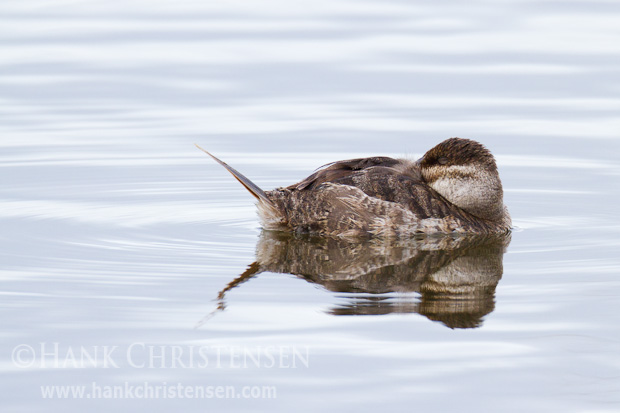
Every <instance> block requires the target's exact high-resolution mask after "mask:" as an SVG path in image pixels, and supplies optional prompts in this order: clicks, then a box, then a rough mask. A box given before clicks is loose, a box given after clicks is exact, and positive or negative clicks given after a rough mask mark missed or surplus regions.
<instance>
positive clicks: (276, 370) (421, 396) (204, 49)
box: [0, 0, 620, 412]
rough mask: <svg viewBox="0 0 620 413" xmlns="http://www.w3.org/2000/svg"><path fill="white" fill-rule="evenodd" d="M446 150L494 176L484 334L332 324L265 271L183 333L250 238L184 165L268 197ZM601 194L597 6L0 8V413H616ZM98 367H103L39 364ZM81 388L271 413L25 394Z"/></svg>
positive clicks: (611, 99)
mask: <svg viewBox="0 0 620 413" xmlns="http://www.w3.org/2000/svg"><path fill="white" fill-rule="evenodd" d="M451 136H460V137H467V138H472V139H476V140H479V141H481V142H483V143H484V144H485V145H486V146H487V147H489V148H490V149H491V150H492V152H493V153H494V154H495V155H496V157H497V160H498V164H499V168H500V174H501V177H502V180H503V183H504V188H505V201H506V203H507V205H508V206H509V208H510V211H511V213H512V216H513V220H514V224H515V225H516V226H517V227H518V229H517V231H516V232H515V233H514V234H513V236H512V243H511V245H510V247H509V249H508V252H507V253H506V254H505V256H504V262H503V265H504V272H503V277H502V279H501V281H500V282H499V284H498V285H497V288H496V291H495V307H494V310H493V311H492V312H491V313H489V314H487V315H486V316H485V317H484V320H483V323H482V325H481V326H479V327H478V328H474V329H450V328H448V327H446V326H445V325H444V324H442V323H440V322H436V321H431V320H430V319H428V318H426V317H423V316H421V315H419V314H416V313H405V314H387V315H379V316H358V317H354V316H334V315H332V314H330V309H331V308H333V307H335V306H339V305H343V303H345V304H346V303H347V302H348V300H350V299H351V297H350V296H349V295H347V294H337V293H333V292H330V291H327V290H326V289H324V288H322V287H320V286H317V285H314V284H310V283H307V282H305V281H303V280H301V279H299V278H298V277H295V276H293V275H286V274H276V273H269V272H267V273H263V274H261V275H259V276H258V277H256V278H254V279H252V280H250V281H248V282H247V283H245V284H243V285H240V286H239V287H237V288H236V289H233V290H231V291H230V292H229V293H228V294H227V298H226V310H225V311H222V312H219V313H218V314H216V315H215V316H213V317H212V318H211V319H209V320H207V321H206V322H204V324H202V325H200V326H199V327H197V325H199V324H200V323H201V321H204V320H203V319H204V318H205V317H207V316H208V315H209V314H211V312H212V311H213V310H214V309H215V308H216V306H217V301H215V298H216V296H217V294H218V291H219V290H221V289H222V288H223V287H224V286H225V285H226V284H227V283H228V282H230V281H231V280H233V279H234V278H236V277H237V276H238V275H239V274H241V273H243V272H244V271H245V269H246V268H247V266H248V265H249V264H251V263H252V262H253V261H254V260H255V248H256V245H257V240H258V238H259V234H260V229H259V226H258V220H257V217H256V215H255V211H254V206H253V200H252V198H251V197H250V196H249V195H248V194H247V193H246V192H245V190H244V189H243V188H242V187H241V186H240V185H238V183H236V182H235V181H234V180H233V179H232V178H231V177H230V176H229V175H228V174H227V173H226V172H225V171H224V170H223V169H222V168H221V167H220V166H219V165H217V164H215V163H214V162H213V161H212V160H210V159H208V158H207V157H206V156H205V155H204V154H203V153H201V152H199V151H198V150H197V149H196V148H195V147H194V146H193V143H198V144H200V145H201V146H203V147H205V148H207V149H208V150H210V151H212V152H213V153H215V154H217V155H218V156H220V157H221V158H223V159H224V160H226V161H227V162H228V163H230V164H231V165H233V166H235V167H236V168H237V169H239V170H240V171H242V172H243V173H244V174H246V175H247V176H249V177H250V178H252V179H253V180H254V181H255V182H256V183H257V184H258V185H259V186H261V187H262V188H264V189H271V188H273V187H276V186H280V185H288V184H291V183H293V182H296V181H297V180H299V179H301V178H303V177H305V176H306V175H308V174H309V173H310V172H311V171H312V170H313V169H314V168H316V167H318V166H320V165H322V164H324V163H326V162H329V161H334V160H338V159H344V158H351V157H354V156H371V155H388V156H408V157H411V158H417V157H419V156H420V155H421V154H422V153H423V152H425V151H426V150H427V149H429V148H430V147H432V146H433V145H435V144H436V143H438V142H440V141H441V140H443V139H445V138H448V137H451ZM619 182H620V4H619V3H618V2H616V1H596V0H595V1H579V0H577V1H562V2H560V1H551V0H549V1H537V2H532V1H510V0H507V1H496V2H487V1H470V2H458V1H446V2H431V1H428V2H417V1H416V2H409V1H395V0H390V1H383V0H382V1H379V0H369V1H352V0H335V1H334V0H314V1H288V0H287V1H282V0H272V1H269V0H259V1H253V2H252V1H226V2H223V1H210V0H208V1H203V2H200V1H196V2H193V1H179V2H167V1H163V0H155V1H153V0H151V1H140V0H130V1H44V0H26V1H13V2H11V1H4V2H2V3H1V4H0V242H1V243H2V244H1V249H0V257H1V258H0V276H1V278H0V280H1V284H0V285H1V287H0V294H1V295H2V301H1V304H0V309H1V312H2V313H1V320H2V321H1V323H2V327H1V329H0V331H1V332H0V335H1V337H2V340H0V343H1V344H0V350H1V351H0V366H1V370H0V384H1V387H2V396H1V397H2V400H1V403H2V406H1V407H2V411H4V412H13V411H29V412H30V411H46V412H49V411H64V412H82V411H111V410H112V409H115V410H116V411H136V409H139V408H144V409H148V410H149V411H205V412H206V411H256V410H260V411H273V412H288V411H317V410H318V409H321V410H322V411H340V412H342V411H370V410H377V411H388V410H395V411H400V410H404V409H407V410H431V409H432V410H433V411H438V412H440V411H467V412H469V411H489V408H490V406H496V407H498V409H500V410H501V411H503V412H524V411H528V412H548V411H562V412H611V411H615V412H617V411H620V405H619V403H620V356H619V354H618V353H619V350H618V349H619V348H620V329H619V322H620V315H619V314H620V311H619V310H620V304H619V303H620V301H619V300H620V254H619V253H618V250H619V246H620V224H619V221H618V205H619V204H620V191H619ZM385 298H386V299H388V300H395V301H397V302H398V300H405V301H406V300H410V301H411V300H413V301H414V302H415V300H417V299H418V297H417V296H416V295H415V294H414V295H413V296H411V295H410V294H409V295H407V294H400V295H399V294H392V295H390V294H388V295H387V296H386V297H385ZM136 343H137V344H136ZM132 345H134V347H131V346H132ZM18 346H28V347H18ZM104 346H117V347H118V349H117V350H116V352H115V353H114V354H115V356H114V357H115V358H114V360H115V362H116V363H117V364H118V365H119V366H118V368H115V367H114V366H112V367H111V366H104V365H101V363H100V364H98V365H93V363H90V362H88V360H87V361H86V365H81V366H77V368H76V366H74V365H72V364H71V363H69V364H68V365H66V366H64V367H63V366H54V365H53V358H54V357H55V355H54V353H56V355H57V356H59V357H60V358H61V359H63V360H65V359H67V354H68V352H69V351H74V352H79V351H80V348H84V349H86V350H87V352H90V353H92V352H93V351H95V349H99V350H101V349H102V348H103V347H104ZM149 346H150V347H149ZM153 346H160V347H157V348H160V349H163V350H161V351H163V352H167V353H166V354H167V357H168V359H167V360H164V361H163V364H164V365H165V366H163V367H161V368H159V367H158V366H157V365H156V366H154V367H153V368H148V366H146V367H144V364H143V362H144V361H145V360H148V359H149V357H150V358H152V357H151V355H149V354H147V351H146V349H147V348H152V347H153ZM196 346H198V347H201V346H202V348H207V350H208V356H209V357H210V360H211V361H212V362H211V364H210V365H209V366H206V367H204V366H198V365H197V363H195V364H194V365H187V366H186V367H185V368H184V367H182V366H179V365H176V366H173V365H171V364H170V363H171V361H170V360H171V359H172V358H173V355H172V352H173V351H176V350H174V349H175V348H178V349H180V351H182V352H184V354H183V356H182V357H181V358H180V359H181V360H185V362H186V364H188V363H187V357H188V352H189V351H190V349H191V348H193V347H196ZM267 347H270V348H275V349H278V351H280V352H281V353H282V354H283V355H284V358H285V360H284V364H283V365H277V366H270V365H268V363H267V362H266V361H264V360H263V361H261V362H258V363H256V362H250V363H249V364H248V365H246V366H239V365H237V364H235V361H234V360H233V362H232V363H231V360H230V358H231V357H230V355H231V352H232V353H235V352H236V351H241V352H243V351H249V352H252V351H255V350H256V349H264V348H267ZM27 348H32V349H33V351H34V354H33V356H34V361H33V363H32V364H31V365H28V366H25V367H24V366H22V365H20V360H21V362H23V363H25V364H28V354H27V353H23V352H22V353H20V352H19V351H18V350H19V349H22V350H23V349H27ZM217 348H220V349H223V351H224V353H225V358H226V362H225V363H224V365H222V366H220V367H219V368H218V367H217V366H215V365H214V362H213V360H214V354H215V352H216V351H217ZM16 349H18V350H16ZM128 349H134V350H135V352H134V353H132V354H133V355H134V356H135V357H134V358H136V357H137V358H139V360H138V361H136V360H133V359H131V360H127V353H128ZM295 351H298V352H301V354H302V356H304V357H305V358H304V357H302V359H301V360H298V361H300V363H298V365H297V366H295V367H292V366H290V363H289V364H287V360H286V356H290V357H289V359H288V361H290V358H291V357H294V356H295V355H296V353H295ZM41 353H49V354H47V355H46V354H41ZM50 354H51V355H50ZM235 354H236V353H235ZM16 355H17V356H20V357H22V356H23V357H22V359H20V360H18V361H17V362H16V361H15V357H16ZM297 355H299V354H297ZM306 356H307V357H306ZM41 358H43V359H47V360H48V362H47V364H45V363H42V361H41ZM281 359H282V357H280V361H282V360H281ZM303 361H307V362H308V363H303ZM98 362H101V360H98ZM130 362H131V363H130ZM156 362H157V363H162V359H161V358H159V359H156ZM42 364H43V365H42ZM78 364H79V363H78ZM189 364H191V363H189ZM141 366H142V367H141ZM93 382H94V383H96V385H98V386H114V385H122V384H123V383H125V382H128V383H130V384H131V383H133V384H136V383H145V382H147V383H150V384H152V385H157V384H162V383H167V384H168V385H176V384H177V383H182V384H183V385H187V386H192V385H194V386H226V385H231V386H238V387H239V388H241V386H274V387H276V388H277V398H275V399H244V398H240V399H219V398H212V399H192V398H178V397H177V398H170V399H149V400H142V399H129V398H125V399H98V400H92V399H87V398H67V399H60V400H47V399H43V398H42V396H41V390H40V386H41V385H83V384H86V385H89V386H90V385H91V383H93ZM496 410H497V409H496Z"/></svg>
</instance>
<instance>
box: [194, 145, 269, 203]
mask: <svg viewBox="0 0 620 413" xmlns="http://www.w3.org/2000/svg"><path fill="white" fill-rule="evenodd" d="M194 145H196V147H197V148H198V149H200V150H201V151H203V152H204V153H206V154H207V155H209V156H210V157H212V158H213V159H214V160H215V161H216V162H217V163H219V164H220V165H222V166H223V167H224V168H226V170H227V171H228V172H230V173H231V174H232V176H234V177H235V179H236V180H237V181H239V182H240V183H241V185H243V186H244V187H245V189H247V190H248V191H250V193H251V194H252V195H254V196H255V197H256V199H258V200H259V201H261V202H265V203H266V204H267V205H269V206H273V203H272V202H271V201H270V200H269V198H267V194H265V191H263V190H262V189H260V188H259V187H258V186H257V185H256V184H255V183H254V182H252V181H250V180H249V179H248V178H246V177H245V176H244V175H243V174H242V173H241V172H239V171H237V170H236V169H235V168H233V167H232V166H229V165H228V164H227V163H226V162H224V161H221V160H219V159H218V158H216V157H215V156H213V155H211V154H210V153H209V152H208V151H205V150H204V149H202V148H201V147H200V146H198V145H197V144H194Z"/></svg>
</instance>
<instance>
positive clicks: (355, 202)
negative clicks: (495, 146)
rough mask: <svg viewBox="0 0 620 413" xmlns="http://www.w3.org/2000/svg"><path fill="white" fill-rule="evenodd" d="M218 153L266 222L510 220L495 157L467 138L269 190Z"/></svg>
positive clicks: (292, 225) (382, 224)
mask: <svg viewBox="0 0 620 413" xmlns="http://www.w3.org/2000/svg"><path fill="white" fill-rule="evenodd" d="M205 152H206V151H205ZM207 153H208V152H207ZM209 155H211V154H209ZM211 156H213V155H211ZM214 159H216V160H217V161H218V162H219V163H221V164H222V165H223V166H224V167H226V168H227V169H228V170H229V172H231V173H232V174H233V175H234V176H235V177H236V178H237V180H239V182H241V183H242V184H243V185H244V186H245V187H246V188H247V189H248V190H249V191H250V192H251V193H252V194H253V195H254V196H255V197H256V198H257V199H258V211H259V216H260V218H261V221H262V223H263V226H264V227H265V228H266V229H271V230H284V231H294V232H301V233H312V234H319V235H329V236H337V237H359V236H368V235H370V236H384V237H410V236H413V235H415V234H418V233H452V232H458V233H478V234H490V233H498V232H505V231H508V230H509V229H510V227H511V220H510V215H509V214H508V210H507V209H506V207H505V206H504V203H503V190H502V184H501V181H500V179H499V174H498V172H497V166H496V164H495V159H494V158H493V155H492V154H491V153H490V152H489V151H488V150H487V149H486V148H485V147H484V146H483V145H481V144H480V143H478V142H475V141H472V140H468V139H461V138H451V139H447V140H445V141H443V142H442V143H440V144H439V145H437V146H435V147H434V148H432V149H431V150H429V151H428V152H427V153H426V154H425V155H424V156H423V157H422V158H421V159H420V160H418V161H416V162H414V161H410V160H406V159H393V158H388V157H373V158H360V159H351V160H345V161H338V162H334V163H331V164H327V165H325V166H324V167H322V168H321V169H320V170H318V171H317V172H315V173H313V174H312V175H310V176H309V177H308V178H306V179H304V180H302V181H301V182H299V183H297V184H294V185H290V186H288V187H285V188H278V189H274V190H272V191H266V192H263V191H262V190H260V188H258V187H257V186H256V185H254V184H253V183H252V182H251V181H250V180H249V179H247V178H246V177H244V176H243V175H241V174H240V173H239V172H237V171H236V170H234V169H232V168H230V167H229V166H228V165H226V164H225V163H224V162H222V161H220V160H219V159H217V158H215V157H214Z"/></svg>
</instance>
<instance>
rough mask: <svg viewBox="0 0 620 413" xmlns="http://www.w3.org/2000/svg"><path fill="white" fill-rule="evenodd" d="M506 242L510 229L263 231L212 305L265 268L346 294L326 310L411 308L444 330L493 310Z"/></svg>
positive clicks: (478, 320) (470, 324) (476, 321)
mask: <svg viewBox="0 0 620 413" xmlns="http://www.w3.org/2000/svg"><path fill="white" fill-rule="evenodd" d="M509 243H510V234H501V235H492V236H488V235H487V236H481V235H476V236H471V235H470V236H462V235H461V236H432V237H430V236H425V237H423V238H415V239H408V240H380V239H367V240H363V241H356V242H352V241H348V240H344V239H334V238H314V237H309V236H301V235H294V234H287V233H275V232H267V231H264V232H263V233H262V234H261V236H260V238H259V241H258V244H257V247H256V261H255V262H254V263H253V264H251V265H250V266H249V268H248V269H247V270H246V271H245V272H244V273H243V274H241V275H240V276H239V277H238V278H236V279H235V280H233V281H231V282H230V283H229V284H228V285H227V286H226V288H224V289H223V290H222V291H220V293H219V295H218V299H219V309H220V310H223V309H224V308H225V301H224V299H225V294H226V293H227V292H228V291H230V290H231V289H233V288H235V287H237V286H238V285H239V284H241V283H243V282H245V281H247V280H249V279H250V278H252V277H254V276H256V275H257V274H260V273H261V272H266V271H268V272H275V273H287V274H294V275H296V276H298V277H300V278H303V279H305V280H307V281H309V282H311V283H315V284H320V285H322V286H323V287H324V288H326V289H327V290H330V291H334V292H337V293H347V294H344V295H343V297H341V298H344V299H345V303H344V304H342V305H338V306H336V307H334V308H331V309H330V310H329V313H331V314H333V315H379V314H390V313H419V314H421V315H423V316H425V317H427V318H429V319H430V320H434V321H439V322H441V323H443V324H444V325H446V326H448V327H450V328H475V327H479V326H480V325H482V319H483V317H484V316H485V315H487V314H489V313H490V312H491V311H493V309H494V307H495V303H494V296H495V287H496V286H497V283H498V282H499V280H500V279H501V277H502V272H503V267H502V259H503V254H504V252H505V250H506V247H507V246H508V244H509ZM389 293H419V294H420V295H421V298H420V296H419V295H417V294H415V295H414V294H389Z"/></svg>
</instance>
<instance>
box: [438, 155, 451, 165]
mask: <svg viewBox="0 0 620 413" xmlns="http://www.w3.org/2000/svg"><path fill="white" fill-rule="evenodd" d="M448 162H449V161H448V158H446V157H445V156H440V157H439V158H437V163H438V164H439V165H446V164H447V163H448Z"/></svg>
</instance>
